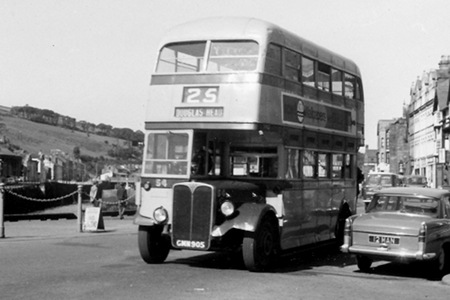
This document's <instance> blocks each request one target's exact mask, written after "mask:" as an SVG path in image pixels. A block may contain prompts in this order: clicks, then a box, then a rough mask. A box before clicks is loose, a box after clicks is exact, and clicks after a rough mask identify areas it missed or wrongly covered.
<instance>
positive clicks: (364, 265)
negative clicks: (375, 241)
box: [356, 255, 372, 272]
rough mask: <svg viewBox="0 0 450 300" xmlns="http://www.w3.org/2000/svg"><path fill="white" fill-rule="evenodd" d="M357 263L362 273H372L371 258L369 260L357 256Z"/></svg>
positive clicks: (365, 257)
mask: <svg viewBox="0 0 450 300" xmlns="http://www.w3.org/2000/svg"><path fill="white" fill-rule="evenodd" d="M356 262H357V264H358V268H359V269H360V270H361V271H362V272H369V271H370V267H371V266H372V260H371V259H370V258H368V257H367V256H362V255H357V256H356Z"/></svg>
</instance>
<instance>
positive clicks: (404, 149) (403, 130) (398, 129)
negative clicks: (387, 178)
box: [386, 117, 410, 175]
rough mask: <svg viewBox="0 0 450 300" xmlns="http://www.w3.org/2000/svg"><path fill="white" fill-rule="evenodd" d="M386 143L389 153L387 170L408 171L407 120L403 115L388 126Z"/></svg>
mask: <svg viewBox="0 0 450 300" xmlns="http://www.w3.org/2000/svg"><path fill="white" fill-rule="evenodd" d="M387 136H388V137H389V139H388V140H387V142H386V143H388V144H389V145H387V147H388V152H387V153H389V171H390V172H392V173H396V174H400V175H408V174H409V173H410V167H409V166H410V161H409V143H408V121H407V119H406V118H405V117H403V118H398V119H396V120H395V121H394V122H393V123H392V124H391V125H390V126H389V128H388V133H387Z"/></svg>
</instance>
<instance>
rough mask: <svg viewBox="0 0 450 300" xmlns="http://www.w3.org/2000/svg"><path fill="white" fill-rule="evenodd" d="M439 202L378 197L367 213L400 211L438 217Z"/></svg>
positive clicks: (390, 196)
mask: <svg viewBox="0 0 450 300" xmlns="http://www.w3.org/2000/svg"><path fill="white" fill-rule="evenodd" d="M438 207H439V200H438V199H435V198H427V197H411V196H394V195H376V196H375V197H374V198H373V199H372V202H371V203H370V205H369V207H368V208H367V212H369V213H372V212H380V211H392V212H394V211H398V212H402V213H412V214H421V215H427V216H432V217H437V214H438Z"/></svg>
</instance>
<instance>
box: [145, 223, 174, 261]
mask: <svg viewBox="0 0 450 300" xmlns="http://www.w3.org/2000/svg"><path fill="white" fill-rule="evenodd" d="M138 230H139V231H138V245H139V253H140V254H141V257H142V259H143V260H144V261H145V262H146V263H148V264H160V263H163V262H164V261H165V260H166V258H167V256H168V255H169V251H170V238H169V237H168V236H164V235H162V234H161V233H162V228H160V227H157V226H139V229H138Z"/></svg>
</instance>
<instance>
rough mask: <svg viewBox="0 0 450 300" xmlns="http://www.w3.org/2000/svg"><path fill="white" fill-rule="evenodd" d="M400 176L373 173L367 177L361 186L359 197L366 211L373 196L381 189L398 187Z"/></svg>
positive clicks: (387, 173)
mask: <svg viewBox="0 0 450 300" xmlns="http://www.w3.org/2000/svg"><path fill="white" fill-rule="evenodd" d="M400 185H401V180H400V175H398V174H395V173H389V172H373V173H369V174H368V175H367V178H366V180H364V182H363V184H362V190H361V196H362V200H363V202H364V205H365V207H366V209H367V206H368V205H369V203H370V201H371V200H372V197H373V195H374V194H375V193H376V192H378V191H379V190H380V189H382V188H386V187H394V186H400Z"/></svg>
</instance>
